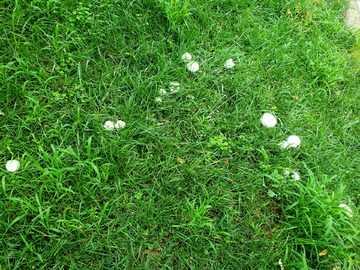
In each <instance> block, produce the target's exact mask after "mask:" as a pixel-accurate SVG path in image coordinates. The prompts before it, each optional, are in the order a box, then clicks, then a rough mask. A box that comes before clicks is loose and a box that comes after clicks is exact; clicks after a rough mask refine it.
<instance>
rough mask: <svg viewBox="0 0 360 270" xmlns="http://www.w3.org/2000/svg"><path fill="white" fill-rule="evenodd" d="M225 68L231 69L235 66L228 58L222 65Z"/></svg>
mask: <svg viewBox="0 0 360 270" xmlns="http://www.w3.org/2000/svg"><path fill="white" fill-rule="evenodd" d="M224 66H225V67H226V68H232V67H233V66H235V64H234V62H233V60H232V59H231V58H230V59H229V60H227V61H226V62H225V65H224Z"/></svg>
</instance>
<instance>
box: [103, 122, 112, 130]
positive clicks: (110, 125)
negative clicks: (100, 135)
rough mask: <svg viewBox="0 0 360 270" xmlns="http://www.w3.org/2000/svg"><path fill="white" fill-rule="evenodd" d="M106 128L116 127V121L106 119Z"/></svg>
mask: <svg viewBox="0 0 360 270" xmlns="http://www.w3.org/2000/svg"><path fill="white" fill-rule="evenodd" d="M104 128H105V129H106V130H113V129H114V122H113V121H106V122H105V124H104Z"/></svg>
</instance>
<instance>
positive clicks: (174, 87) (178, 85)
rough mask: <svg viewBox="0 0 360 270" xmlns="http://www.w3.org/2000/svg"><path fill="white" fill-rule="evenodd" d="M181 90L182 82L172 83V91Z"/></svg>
mask: <svg viewBox="0 0 360 270" xmlns="http://www.w3.org/2000/svg"><path fill="white" fill-rule="evenodd" d="M179 90H180V84H179V83H177V82H171V83H170V92H176V91H179Z"/></svg>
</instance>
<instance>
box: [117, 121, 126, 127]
mask: <svg viewBox="0 0 360 270" xmlns="http://www.w3.org/2000/svg"><path fill="white" fill-rule="evenodd" d="M125 125H126V123H125V122H124V121H121V120H119V121H117V122H116V124H115V128H124V127H125Z"/></svg>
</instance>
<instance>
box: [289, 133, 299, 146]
mask: <svg viewBox="0 0 360 270" xmlns="http://www.w3.org/2000/svg"><path fill="white" fill-rule="evenodd" d="M287 143H288V145H289V146H290V147H298V146H299V145H300V143H301V140H300V138H299V137H298V136H296V135H291V136H289V137H288V139H287Z"/></svg>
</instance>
